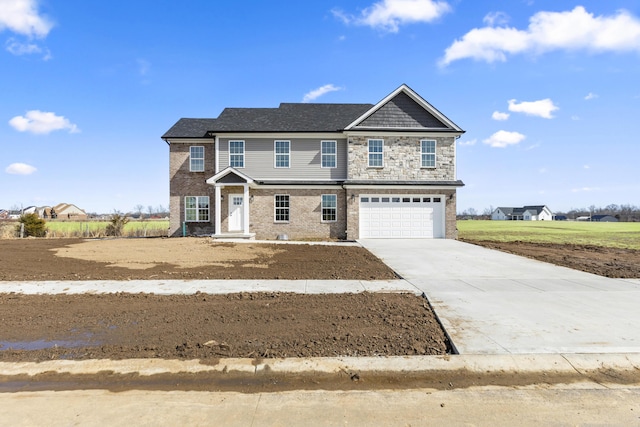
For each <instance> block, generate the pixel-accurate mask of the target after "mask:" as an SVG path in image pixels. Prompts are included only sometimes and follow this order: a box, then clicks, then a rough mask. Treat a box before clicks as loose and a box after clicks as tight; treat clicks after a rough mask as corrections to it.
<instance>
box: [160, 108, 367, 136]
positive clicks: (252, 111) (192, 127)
mask: <svg viewBox="0 0 640 427" xmlns="http://www.w3.org/2000/svg"><path fill="white" fill-rule="evenodd" d="M372 107H373V104H294V103H282V104H280V106H279V107H278V108H225V109H224V110H223V111H222V113H221V114H220V116H219V117H218V118H217V119H180V120H178V122H177V123H176V124H175V125H173V127H172V128H171V129H169V130H168V131H167V133H165V134H164V135H163V136H162V137H163V138H179V137H182V138H200V137H204V136H205V135H206V133H207V132H214V133H220V132H336V131H340V130H343V129H344V128H345V127H346V126H347V125H349V124H351V122H353V121H354V120H356V119H357V118H358V117H360V116H361V115H362V114H364V113H365V112H367V111H368V110H369V109H371V108H372Z"/></svg>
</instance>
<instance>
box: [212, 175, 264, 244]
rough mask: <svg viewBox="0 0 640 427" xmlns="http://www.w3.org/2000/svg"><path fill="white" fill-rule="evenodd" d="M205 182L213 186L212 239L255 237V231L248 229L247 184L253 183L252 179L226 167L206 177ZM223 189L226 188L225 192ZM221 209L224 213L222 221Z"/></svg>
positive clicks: (248, 199)
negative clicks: (213, 213)
mask: <svg viewBox="0 0 640 427" xmlns="http://www.w3.org/2000/svg"><path fill="white" fill-rule="evenodd" d="M206 182H207V184H209V185H213V186H214V203H213V206H214V209H215V215H214V221H215V222H214V230H215V232H214V234H213V235H212V237H213V238H214V239H238V238H240V239H253V238H255V233H251V232H250V231H249V225H250V213H249V202H250V195H249V186H250V185H251V184H252V183H253V179H252V178H250V177H248V176H246V175H245V174H243V173H242V172H239V171H238V170H236V169H234V168H231V167H228V168H226V169H224V170H223V171H221V172H219V173H217V174H216V175H214V176H212V177H211V178H209V179H207V181H206ZM223 189H226V190H227V191H225V194H223ZM225 196H226V199H225ZM223 210H224V212H225V214H226V215H225V217H224V221H223ZM223 222H224V223H225V224H223Z"/></svg>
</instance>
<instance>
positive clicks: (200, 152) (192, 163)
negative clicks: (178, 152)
mask: <svg viewBox="0 0 640 427" xmlns="http://www.w3.org/2000/svg"><path fill="white" fill-rule="evenodd" d="M189 171H191V172H204V147H201V146H193V147H189Z"/></svg>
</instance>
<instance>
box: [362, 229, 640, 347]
mask: <svg viewBox="0 0 640 427" xmlns="http://www.w3.org/2000/svg"><path fill="white" fill-rule="evenodd" d="M359 242H360V243H361V244H362V245H363V246H364V247H365V248H367V249H368V250H369V251H371V252H372V253H374V254H375V255H376V256H378V257H379V258H381V259H382V260H383V261H384V262H385V263H387V264H388V265H389V266H390V267H391V268H393V269H394V270H395V271H396V272H397V273H398V274H400V275H401V276H402V277H403V278H404V279H405V280H407V281H409V282H410V283H411V284H413V285H414V286H416V287H417V288H419V289H420V290H422V291H423V292H424V293H425V294H426V295H427V297H428V298H429V301H430V302H431V304H432V305H433V307H434V309H435V311H436V313H437V314H438V316H439V318H440V320H441V321H442V323H443V325H444V327H445V329H446V330H447V332H448V333H449V335H450V337H451V339H452V340H453V343H454V345H455V346H456V348H457V350H458V351H459V352H460V353H461V354H503V353H520V354H522V353H640V279H631V280H630V279H609V278H606V277H600V276H597V275H593V274H589V273H583V272H581V271H576V270H572V269H569V268H565V267H558V266H555V265H552V264H547V263H543V262H539V261H535V260H531V259H528V258H524V257H520V256H516V255H511V254H507V253H503V252H500V251H496V250H491V249H486V248H483V247H480V246H475V245H471V244H468V243H463V242H459V241H456V240H444V239H433V240H426V239H425V240H422V239H406V240H402V239H397V240H395V239H394V240H388V239H384V240H383V239H380V240H373V239H363V240H360V241H359Z"/></svg>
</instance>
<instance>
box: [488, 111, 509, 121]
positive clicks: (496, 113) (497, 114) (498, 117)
mask: <svg viewBox="0 0 640 427" xmlns="http://www.w3.org/2000/svg"><path fill="white" fill-rule="evenodd" d="M491 118H492V119H493V120H498V121H504V120H507V119H509V113H502V112H500V111H494V112H493V114H492V115H491Z"/></svg>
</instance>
